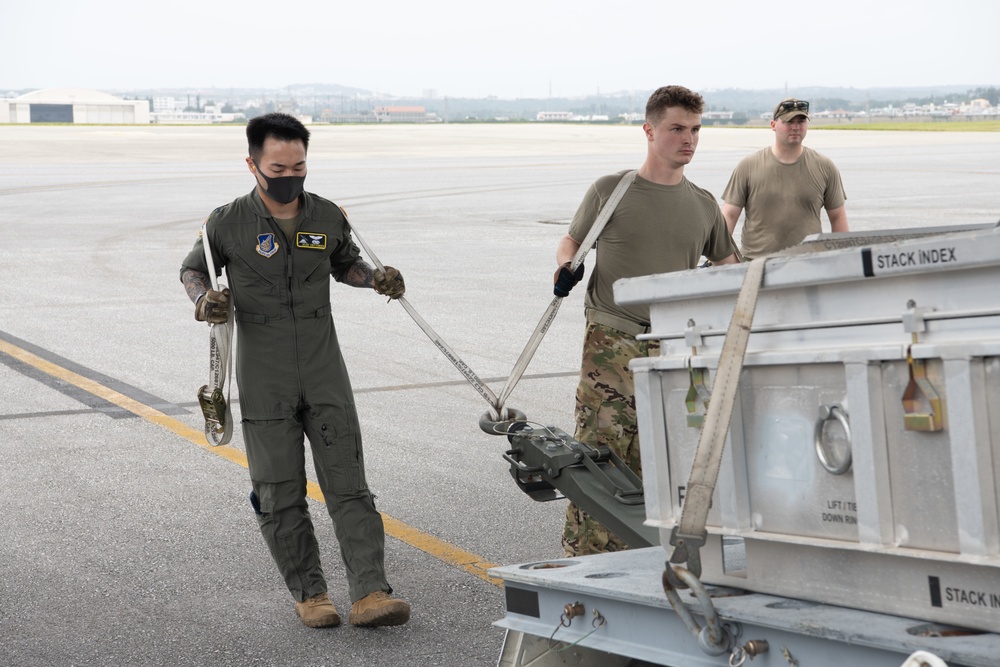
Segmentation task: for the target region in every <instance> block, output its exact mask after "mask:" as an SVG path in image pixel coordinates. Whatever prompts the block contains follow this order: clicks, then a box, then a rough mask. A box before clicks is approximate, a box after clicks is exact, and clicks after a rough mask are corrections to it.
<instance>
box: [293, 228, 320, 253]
mask: <svg viewBox="0 0 1000 667" xmlns="http://www.w3.org/2000/svg"><path fill="white" fill-rule="evenodd" d="M295 245H296V247H298V248H308V249H310V250H326V234H315V233H313V232H297V233H296V234H295Z"/></svg>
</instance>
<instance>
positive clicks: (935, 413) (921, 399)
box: [903, 346, 944, 431]
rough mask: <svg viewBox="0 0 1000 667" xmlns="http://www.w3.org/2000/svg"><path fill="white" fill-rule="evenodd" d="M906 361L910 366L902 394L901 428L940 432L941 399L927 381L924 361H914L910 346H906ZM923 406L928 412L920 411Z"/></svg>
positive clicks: (942, 414)
mask: <svg viewBox="0 0 1000 667" xmlns="http://www.w3.org/2000/svg"><path fill="white" fill-rule="evenodd" d="M906 361H907V363H908V364H909V366H910V382H909V383H908V384H907V385H906V391H904V392H903V428H904V429H906V430H907V431H940V430H941V429H943V428H944V412H943V411H942V410H941V397H940V396H938V393H937V390H935V389H934V385H933V384H931V381H930V380H928V379H927V367H926V365H925V364H924V360H923V359H914V358H913V348H912V346H907V348H906ZM925 404H926V405H927V406H928V407H929V408H930V412H921V411H920V410H921V408H922V407H923V405H925Z"/></svg>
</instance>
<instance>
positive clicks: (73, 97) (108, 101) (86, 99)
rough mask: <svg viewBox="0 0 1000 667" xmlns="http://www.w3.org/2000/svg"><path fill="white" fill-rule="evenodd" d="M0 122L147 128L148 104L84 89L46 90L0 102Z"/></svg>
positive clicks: (0, 100)
mask: <svg viewBox="0 0 1000 667" xmlns="http://www.w3.org/2000/svg"><path fill="white" fill-rule="evenodd" d="M0 123H75V124H81V123H86V124H109V125H111V124H113V125H130V124H136V125H148V124H149V101H148V100H123V99H122V98H120V97H115V96H114V95H111V94H108V93H102V92H100V91H98V90H90V89H88V88H46V89H44V90H36V91H33V92H30V93H26V94H24V95H21V96H20V97H14V98H8V99H0Z"/></svg>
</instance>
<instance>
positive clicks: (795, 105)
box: [774, 100, 809, 118]
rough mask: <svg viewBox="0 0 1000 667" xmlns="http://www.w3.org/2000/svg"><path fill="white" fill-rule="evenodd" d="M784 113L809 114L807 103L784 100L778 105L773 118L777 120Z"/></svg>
mask: <svg viewBox="0 0 1000 667" xmlns="http://www.w3.org/2000/svg"><path fill="white" fill-rule="evenodd" d="M786 111H805V112H806V113H809V103H808V102H805V101H803V100H785V101H784V102H782V103H781V104H779V105H778V110H777V111H776V112H775V114H774V117H775V118H777V117H778V116H779V115H780V114H782V113H784V112H786Z"/></svg>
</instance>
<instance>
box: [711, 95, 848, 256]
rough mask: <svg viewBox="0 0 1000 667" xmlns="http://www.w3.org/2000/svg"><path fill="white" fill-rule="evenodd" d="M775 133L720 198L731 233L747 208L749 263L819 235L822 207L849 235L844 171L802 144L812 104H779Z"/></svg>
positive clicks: (739, 168)
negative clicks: (772, 142) (772, 141)
mask: <svg viewBox="0 0 1000 667" xmlns="http://www.w3.org/2000/svg"><path fill="white" fill-rule="evenodd" d="M771 129H772V130H773V131H774V145H772V146H770V147H768V148H764V149H762V150H760V151H758V152H756V153H754V154H752V155H748V156H747V157H745V158H743V160H742V161H740V163H739V165H737V167H736V170H735V171H733V175H732V176H731V177H730V179H729V185H727V186H726V189H725V191H724V192H723V193H722V201H723V202H724V203H723V205H722V214H723V215H724V216H725V218H726V224H727V225H728V226H729V231H730V233H732V232H735V230H736V223H737V222H738V221H739V219H740V213H741V212H742V211H743V210H744V209H746V220H745V221H744V223H743V234H742V238H741V245H742V250H743V255H744V257H746V258H747V259H753V258H754V257H761V256H763V255H768V254H771V253H773V252H778V251H779V250H784V249H785V248H788V247H790V246H793V245H797V244H799V243H801V242H802V239H804V238H805V237H806V236H809V235H810V234H818V233H819V232H820V231H822V227H821V225H820V209H823V208H825V209H826V214H827V216H828V217H829V218H830V229H831V230H832V231H834V232H846V231H847V212H846V210H845V209H844V201H845V200H846V199H847V196H846V195H845V194H844V184H843V183H842V182H841V180H840V172H839V171H838V170H837V167H836V166H835V165H834V164H833V161H831V160H830V159H829V158H827V157H825V156H823V155H820V154H819V153H817V152H816V151H814V150H812V149H811V148H806V147H805V146H803V145H802V141H803V140H804V139H805V138H806V132H807V131H808V129H809V103H808V102H805V101H803V100H797V99H795V98H789V99H786V100H782V101H781V102H779V103H778V105H777V106H776V107H775V108H774V118H773V120H772V121H771Z"/></svg>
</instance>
